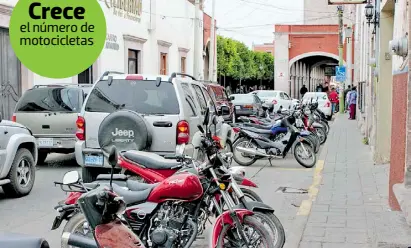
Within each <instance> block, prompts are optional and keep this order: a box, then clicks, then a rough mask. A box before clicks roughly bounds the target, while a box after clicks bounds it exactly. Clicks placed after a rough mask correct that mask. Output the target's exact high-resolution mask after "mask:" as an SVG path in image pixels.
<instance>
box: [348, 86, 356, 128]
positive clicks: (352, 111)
mask: <svg viewBox="0 0 411 248" xmlns="http://www.w3.org/2000/svg"><path fill="white" fill-rule="evenodd" d="M356 107H357V87H355V86H354V87H353V88H352V90H351V91H350V118H349V119H350V120H355V110H356Z"/></svg>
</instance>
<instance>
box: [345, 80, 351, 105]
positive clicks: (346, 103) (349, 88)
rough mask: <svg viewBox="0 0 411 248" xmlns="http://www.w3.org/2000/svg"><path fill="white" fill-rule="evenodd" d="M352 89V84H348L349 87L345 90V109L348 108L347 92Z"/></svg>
mask: <svg viewBox="0 0 411 248" xmlns="http://www.w3.org/2000/svg"><path fill="white" fill-rule="evenodd" d="M350 91H351V85H348V88H347V89H345V90H344V99H345V110H347V109H348V102H347V94H348V92H350Z"/></svg>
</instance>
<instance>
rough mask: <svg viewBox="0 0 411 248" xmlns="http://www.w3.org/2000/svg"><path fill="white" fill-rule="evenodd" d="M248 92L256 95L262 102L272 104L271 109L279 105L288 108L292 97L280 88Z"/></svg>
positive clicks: (278, 107) (277, 107)
mask: <svg viewBox="0 0 411 248" xmlns="http://www.w3.org/2000/svg"><path fill="white" fill-rule="evenodd" d="M250 94H255V95H257V96H258V97H259V98H260V99H261V100H262V101H263V102H264V103H266V104H268V105H269V106H270V107H271V106H273V107H274V108H273V111H277V110H278V109H280V108H281V107H283V108H285V109H288V108H289V107H290V106H292V100H293V99H292V98H291V97H289V96H288V94H287V93H285V92H284V91H280V90H256V91H253V92H251V93H250Z"/></svg>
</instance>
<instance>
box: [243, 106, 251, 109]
mask: <svg viewBox="0 0 411 248" xmlns="http://www.w3.org/2000/svg"><path fill="white" fill-rule="evenodd" d="M244 108H249V109H252V108H253V105H244Z"/></svg>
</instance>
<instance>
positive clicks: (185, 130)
mask: <svg viewBox="0 0 411 248" xmlns="http://www.w3.org/2000/svg"><path fill="white" fill-rule="evenodd" d="M189 141H190V126H189V125H188V122H187V121H179V122H178V124H177V145H181V144H187V143H188V142H189Z"/></svg>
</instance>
